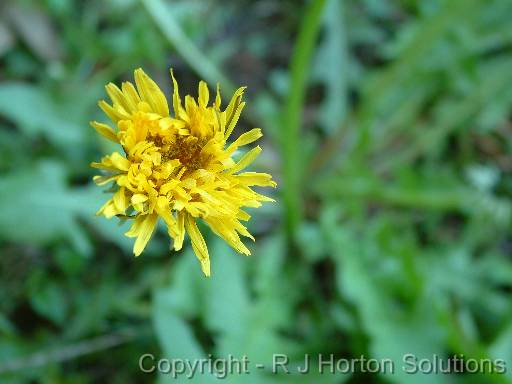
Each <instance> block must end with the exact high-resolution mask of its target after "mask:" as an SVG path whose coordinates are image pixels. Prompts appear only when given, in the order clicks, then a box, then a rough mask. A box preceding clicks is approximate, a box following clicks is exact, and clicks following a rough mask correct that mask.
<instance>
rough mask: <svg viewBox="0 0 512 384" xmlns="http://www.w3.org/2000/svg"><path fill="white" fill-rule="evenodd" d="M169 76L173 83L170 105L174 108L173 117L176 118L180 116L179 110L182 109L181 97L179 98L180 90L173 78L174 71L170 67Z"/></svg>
mask: <svg viewBox="0 0 512 384" xmlns="http://www.w3.org/2000/svg"><path fill="white" fill-rule="evenodd" d="M171 78H172V84H173V92H172V106H173V108H174V117H175V118H178V117H179V116H180V111H181V109H182V106H181V98H180V92H179V88H178V82H177V81H176V79H175V78H174V71H173V70H172V68H171Z"/></svg>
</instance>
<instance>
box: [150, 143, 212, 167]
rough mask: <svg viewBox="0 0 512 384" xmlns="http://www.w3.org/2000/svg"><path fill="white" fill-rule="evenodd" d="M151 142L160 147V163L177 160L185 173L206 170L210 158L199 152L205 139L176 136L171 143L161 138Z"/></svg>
mask: <svg viewBox="0 0 512 384" xmlns="http://www.w3.org/2000/svg"><path fill="white" fill-rule="evenodd" d="M153 142H154V143H155V145H157V146H159V147H160V150H161V154H162V162H166V161H170V160H174V159H178V160H179V161H180V163H181V165H183V166H184V167H186V168H187V171H195V170H197V169H200V168H206V166H207V165H208V162H209V161H210V156H209V155H207V154H204V153H202V152H201V151H202V149H203V147H204V146H205V145H206V143H207V142H208V140H207V139H202V138H197V137H195V136H181V135H176V136H175V138H174V140H173V141H172V142H170V143H166V142H165V141H164V140H163V139H162V137H160V136H156V137H154V138H153Z"/></svg>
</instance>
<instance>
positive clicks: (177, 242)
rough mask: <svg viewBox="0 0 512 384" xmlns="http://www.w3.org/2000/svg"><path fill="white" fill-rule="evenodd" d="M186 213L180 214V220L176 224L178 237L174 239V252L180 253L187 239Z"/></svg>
mask: <svg viewBox="0 0 512 384" xmlns="http://www.w3.org/2000/svg"><path fill="white" fill-rule="evenodd" d="M185 215H186V213H185V212H178V220H177V222H176V237H175V238H174V250H176V251H179V250H180V249H181V248H182V247H183V240H184V239H185Z"/></svg>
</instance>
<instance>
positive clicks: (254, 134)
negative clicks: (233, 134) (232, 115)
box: [226, 128, 263, 153]
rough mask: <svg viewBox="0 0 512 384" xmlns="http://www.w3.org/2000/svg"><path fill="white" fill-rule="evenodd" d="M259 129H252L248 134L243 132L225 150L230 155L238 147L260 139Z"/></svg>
mask: <svg viewBox="0 0 512 384" xmlns="http://www.w3.org/2000/svg"><path fill="white" fill-rule="evenodd" d="M262 136H263V134H262V133H261V129H260V128H253V129H251V130H250V131H249V132H245V133H243V134H241V135H240V137H239V138H238V139H236V140H235V141H234V142H233V143H231V145H230V146H229V147H228V148H227V150H226V151H227V152H228V153H232V152H234V151H236V150H237V148H238V147H241V146H243V145H247V144H251V143H253V142H255V141H256V140H258V139H259V138H260V137H262Z"/></svg>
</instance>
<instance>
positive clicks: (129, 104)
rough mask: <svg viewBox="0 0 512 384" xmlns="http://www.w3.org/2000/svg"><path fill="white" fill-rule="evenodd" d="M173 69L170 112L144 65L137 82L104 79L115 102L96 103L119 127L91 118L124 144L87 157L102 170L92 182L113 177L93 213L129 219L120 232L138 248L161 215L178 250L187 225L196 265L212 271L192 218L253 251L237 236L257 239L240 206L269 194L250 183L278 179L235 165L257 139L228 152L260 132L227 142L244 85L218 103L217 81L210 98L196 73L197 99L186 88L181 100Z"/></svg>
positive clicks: (248, 156) (247, 157)
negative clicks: (110, 190) (109, 194)
mask: <svg viewBox="0 0 512 384" xmlns="http://www.w3.org/2000/svg"><path fill="white" fill-rule="evenodd" d="M171 76H172V80H173V83H174V92H173V95H172V104H173V109H174V116H171V115H170V114H169V107H168V104H167V100H166V98H165V96H164V94H163V93H162V91H161V90H160V88H159V87H158V85H157V84H156V83H155V82H154V81H153V80H151V78H149V76H148V75H147V74H146V73H145V72H144V71H143V70H142V69H137V70H135V84H136V87H135V86H134V85H133V84H132V83H130V82H125V83H123V84H122V87H121V89H119V88H118V87H117V86H116V85H114V84H112V83H110V84H108V85H107V86H106V90H107V93H108V95H109V96H110V99H111V100H112V105H110V104H108V103H107V102H105V101H104V100H102V101H100V102H99V106H100V108H101V109H102V110H103V111H104V112H105V114H106V115H107V116H108V117H109V118H110V119H111V120H112V122H113V123H114V125H115V126H117V129H113V128H112V127H110V126H109V125H107V124H102V123H99V122H96V121H93V122H91V125H92V126H93V127H94V128H95V129H96V130H97V131H98V132H99V133H100V134H101V135H103V136H105V137H106V138H107V139H110V140H112V141H114V142H116V143H119V144H120V145H121V147H122V151H120V152H114V153H112V154H111V155H109V156H105V157H103V158H102V159H101V162H99V163H92V164H91V166H92V167H94V168H99V169H102V170H104V171H106V174H105V175H102V176H95V177H94V181H95V182H96V184H98V185H104V184H106V183H109V182H114V184H113V186H114V188H113V191H114V193H113V196H112V198H111V199H110V200H108V201H107V202H106V203H105V204H104V205H103V206H102V207H101V208H100V210H99V211H98V213H97V214H98V215H104V216H106V217H107V218H111V217H113V216H118V217H120V218H124V219H130V220H133V223H132V225H131V227H130V229H129V230H128V232H126V234H125V235H126V236H128V237H136V240H135V244H134V247H133V252H134V254H135V256H138V255H140V254H141V253H142V251H143V250H144V248H145V247H146V244H147V243H148V241H149V239H150V238H151V235H152V233H153V231H154V229H155V226H156V224H157V222H158V220H159V218H162V219H163V221H164V222H165V224H166V225H167V230H168V233H169V236H170V237H171V238H172V239H173V242H174V249H175V250H179V249H181V248H182V245H183V240H184V237H185V232H187V233H188V235H189V237H190V240H191V242H192V248H193V250H194V252H195V254H196V256H197V258H198V259H199V261H200V263H201V268H202V270H203V272H204V274H205V275H206V276H209V275H210V259H209V255H208V248H207V246H206V243H205V241H204V239H203V236H202V235H201V232H200V231H199V228H198V227H197V219H199V218H201V219H202V220H203V221H204V222H205V223H206V224H207V225H208V226H209V227H210V228H211V229H212V230H213V232H215V233H216V234H217V235H218V236H220V237H221V238H223V239H224V240H225V241H226V242H227V243H228V244H229V245H230V246H231V247H233V248H234V249H235V250H237V251H238V252H240V253H242V254H245V255H250V251H249V250H248V249H247V247H246V246H245V245H244V244H243V243H242V241H241V240H240V237H239V235H242V236H245V237H249V238H251V239H252V240H254V238H253V237H252V236H251V234H250V233H249V232H248V231H247V229H246V227H245V226H243V225H242V223H241V222H240V221H247V220H249V218H250V216H249V214H247V213H246V212H245V211H243V210H242V208H243V207H259V206H260V205H261V202H262V201H273V200H272V199H270V198H268V197H266V196H263V195H261V194H259V193H256V192H255V191H253V190H252V189H251V187H252V186H271V187H275V186H276V183H275V182H274V181H273V180H272V176H270V175H269V174H266V173H257V172H240V171H242V170H243V169H244V168H246V167H247V166H248V165H249V164H251V163H252V162H253V160H254V159H255V158H256V157H257V156H258V155H259V153H260V152H261V148H260V147H259V146H256V147H255V148H253V149H251V150H249V151H248V152H246V153H245V154H244V155H243V156H242V157H241V158H240V160H238V162H235V161H234V160H233V159H232V156H233V154H234V153H235V151H236V150H237V149H238V148H239V147H241V146H244V145H247V144H250V143H252V142H254V141H256V140H257V139H259V138H260V137H261V136H262V133H261V130H260V129H259V128H254V129H252V130H251V131H249V132H246V133H244V134H242V135H241V136H240V137H238V138H237V139H236V140H235V141H233V142H232V143H231V144H229V145H227V144H226V143H227V140H228V138H229V136H230V135H231V133H232V132H233V129H234V127H235V124H236V122H237V120H238V118H239V117H240V113H241V112H242V109H243V108H244V106H245V102H243V101H242V97H243V93H244V90H245V88H244V87H242V88H239V89H238V90H237V91H236V92H235V94H234V95H233V98H232V99H231V101H230V103H229V104H228V106H227V107H226V109H225V110H221V97H220V90H219V87H218V86H217V95H216V97H215V100H214V101H213V103H212V105H210V106H209V105H208V101H209V91H208V87H207V85H206V83H205V82H204V81H201V82H199V97H198V100H197V102H196V100H195V99H194V98H193V97H191V96H188V95H187V96H186V97H185V103H184V105H183V104H182V100H181V98H180V95H179V91H178V84H177V82H176V79H175V78H174V75H173V73H172V71H171Z"/></svg>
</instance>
